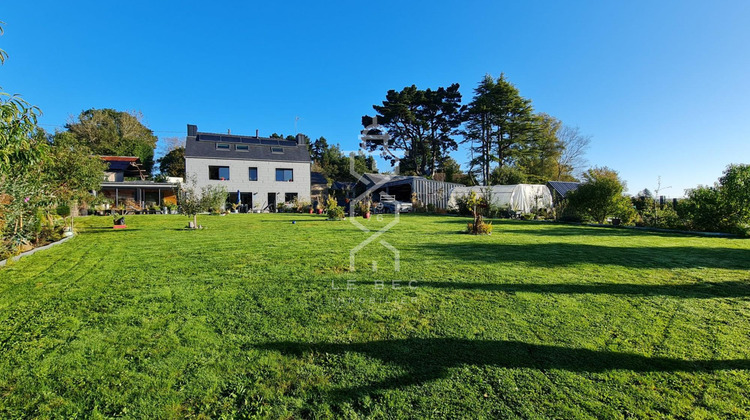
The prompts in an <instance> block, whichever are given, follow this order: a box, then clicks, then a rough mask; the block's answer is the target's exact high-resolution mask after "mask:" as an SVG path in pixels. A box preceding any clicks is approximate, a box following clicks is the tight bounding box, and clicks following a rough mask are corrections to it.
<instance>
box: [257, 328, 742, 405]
mask: <svg viewBox="0 0 750 420" xmlns="http://www.w3.org/2000/svg"><path fill="white" fill-rule="evenodd" d="M258 347H259V348H262V349H266V350H273V351H278V352H281V353H282V354H285V355H288V356H293V357H304V356H306V355H309V354H313V355H315V354H321V355H326V354H337V355H343V354H345V353H360V354H362V355H365V356H367V357H370V358H373V359H379V360H380V361H381V362H382V363H385V364H390V365H395V366H398V367H400V368H402V369H403V370H404V371H405V373H404V374H403V375H401V376H397V377H391V378H387V379H385V380H382V381H377V382H372V383H370V384H367V385H364V386H358V387H350V388H343V389H335V390H333V391H332V392H331V394H330V396H331V397H332V398H333V399H334V400H337V401H348V400H352V399H356V398H359V397H362V396H364V395H367V394H370V393H372V392H377V391H380V390H386V389H397V388H402V387H405V386H410V385H419V384H422V383H424V382H428V381H431V380H435V379H440V378H446V377H448V376H449V374H450V372H449V369H451V368H455V367H459V366H494V367H502V368H532V369H545V370H546V369H561V370H567V371H571V372H605V371H610V370H628V371H634V372H713V371H718V370H739V369H741V370H750V360H748V359H729V360H682V359H674V358H667V357H645V356H641V355H637V354H630V353H618V352H608V351H597V350H588V349H580V348H568V347H559V346H549V345H541V344H528V343H523V342H519V341H486V340H466V339H454V338H431V339H430V338H412V339H405V340H384V341H371V342H366V343H353V344H331V343H295V342H275V343H267V344H263V345H260V346H258Z"/></svg>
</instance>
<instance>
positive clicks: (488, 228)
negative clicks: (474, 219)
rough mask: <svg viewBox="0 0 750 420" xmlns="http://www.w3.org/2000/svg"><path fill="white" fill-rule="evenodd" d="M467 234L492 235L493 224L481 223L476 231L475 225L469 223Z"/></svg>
mask: <svg viewBox="0 0 750 420" xmlns="http://www.w3.org/2000/svg"><path fill="white" fill-rule="evenodd" d="M466 232H467V233H471V234H474V235H492V222H490V223H485V222H484V221H481V222H480V223H479V224H478V225H477V228H476V230H475V229H474V223H467V224H466Z"/></svg>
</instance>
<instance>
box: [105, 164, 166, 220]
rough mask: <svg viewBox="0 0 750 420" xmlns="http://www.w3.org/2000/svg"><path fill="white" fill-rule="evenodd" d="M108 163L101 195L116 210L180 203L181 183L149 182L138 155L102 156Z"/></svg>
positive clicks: (134, 209)
mask: <svg viewBox="0 0 750 420" xmlns="http://www.w3.org/2000/svg"><path fill="white" fill-rule="evenodd" d="M100 158H101V159H102V160H103V161H105V162H107V164H108V165H107V169H106V170H105V171H104V181H103V182H102V184H101V193H100V194H103V195H104V196H105V197H107V198H108V199H109V200H111V201H112V204H113V205H114V207H116V208H123V209H126V210H129V211H140V210H145V209H147V208H149V207H151V206H159V207H161V206H162V205H163V204H164V203H167V204H177V195H176V189H177V187H178V185H179V183H177V182H154V181H147V180H146V177H147V174H146V172H145V171H144V170H143V168H142V167H141V162H140V160H139V159H138V157H136V156H100Z"/></svg>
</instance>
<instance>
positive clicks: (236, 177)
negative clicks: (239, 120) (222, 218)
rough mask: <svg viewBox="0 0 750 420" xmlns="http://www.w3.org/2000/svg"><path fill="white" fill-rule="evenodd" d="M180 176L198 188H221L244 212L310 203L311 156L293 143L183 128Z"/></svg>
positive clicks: (300, 140) (299, 141)
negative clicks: (182, 164) (243, 206)
mask: <svg viewBox="0 0 750 420" xmlns="http://www.w3.org/2000/svg"><path fill="white" fill-rule="evenodd" d="M185 173H186V175H187V177H188V178H195V180H196V182H197V187H198V188H202V187H203V186H206V185H221V186H224V187H226V189H227V191H228V192H229V197H228V200H229V201H231V202H233V203H235V202H237V196H238V195H239V198H240V200H241V202H242V204H243V205H245V206H248V207H247V208H255V209H261V210H268V211H275V209H276V206H277V204H281V203H291V202H293V201H295V200H298V201H307V202H309V201H310V186H311V182H310V152H309V151H308V145H307V141H306V137H305V136H303V135H301V134H298V135H297V137H296V139H295V140H284V139H272V138H265V137H259V136H258V134H257V132H256V134H255V136H254V137H253V136H238V135H232V134H218V133H203V132H199V131H198V127H197V126H195V125H191V124H188V126H187V139H186V142H185Z"/></svg>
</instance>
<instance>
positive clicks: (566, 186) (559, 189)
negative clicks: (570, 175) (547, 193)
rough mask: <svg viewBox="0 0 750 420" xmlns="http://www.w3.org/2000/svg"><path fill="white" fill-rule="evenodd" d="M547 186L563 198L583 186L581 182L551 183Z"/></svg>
mask: <svg viewBox="0 0 750 420" xmlns="http://www.w3.org/2000/svg"><path fill="white" fill-rule="evenodd" d="M547 185H548V186H549V187H550V188H551V189H552V191H554V192H556V193H558V194H560V196H561V197H565V194H567V193H569V192H570V191H575V190H577V189H578V186H579V185H581V183H580V182H565V181H549V182H547Z"/></svg>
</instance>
